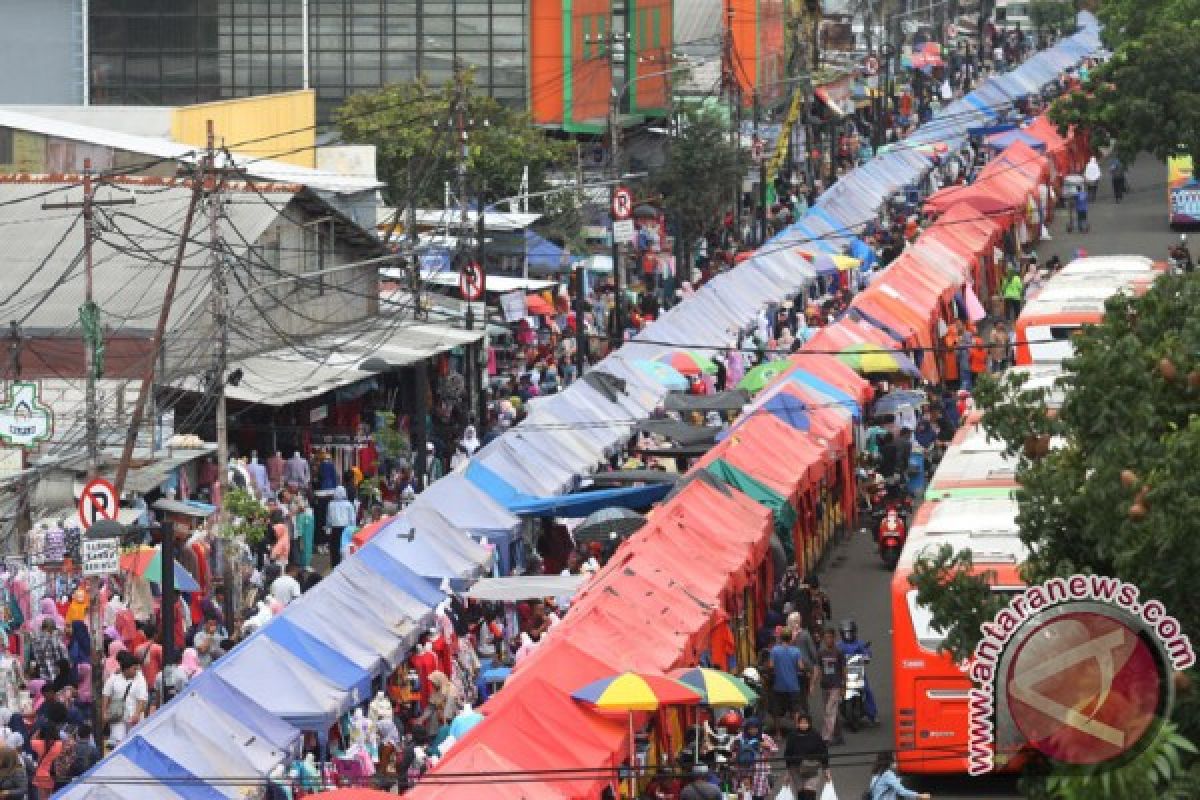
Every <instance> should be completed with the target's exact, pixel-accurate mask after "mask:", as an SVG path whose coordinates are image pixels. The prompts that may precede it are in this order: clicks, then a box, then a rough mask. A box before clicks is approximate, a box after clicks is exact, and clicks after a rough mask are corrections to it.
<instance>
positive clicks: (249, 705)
mask: <svg viewBox="0 0 1200 800" xmlns="http://www.w3.org/2000/svg"><path fill="white" fill-rule="evenodd" d="M189 694H197V695H199V696H200V697H201V698H203V699H204V700H206V701H208V702H210V703H212V704H213V705H215V706H216V707H217V708H220V709H221V710H222V711H225V712H227V713H228V714H229V715H230V716H231V717H233V718H234V719H236V720H237V721H238V723H240V724H241V725H244V726H245V727H247V728H249V729H250V730H251V731H253V732H254V734H255V735H256V736H258V737H260V738H261V739H263V740H264V741H266V742H270V743H271V745H273V746H274V747H277V748H279V749H280V750H289V749H291V747H292V745H294V744H295V743H296V742H297V741H298V740H299V739H300V737H301V736H302V734H301V732H300V731H299V730H298V729H297V728H295V727H293V726H291V725H289V724H288V723H286V722H284V721H283V720H281V719H279V718H278V717H275V716H273V715H272V714H270V713H269V712H268V711H266V710H265V709H264V708H263V707H262V706H261V705H259V704H258V703H256V702H254V700H252V699H251V698H250V697H249V696H248V695H246V694H244V693H243V692H242V691H241V690H239V689H238V688H237V687H235V686H232V685H230V684H229V683H226V682H225V681H224V680H222V679H221V676H220V675H219V674H218V673H217V671H216V670H211V669H206V670H205V671H204V672H202V673H200V674H199V675H197V676H196V677H195V678H192V680H191V681H189V682H188V685H187V687H186V688H185V689H184V691H183V693H182V694H181V695H180V697H186V696H187V695H189ZM176 699H178V698H176ZM174 702H175V700H172V701H171V704H168V706H167V707H166V708H164V709H161V711H166V709H167V708H171V707H172V704H174ZM210 722H211V720H210Z"/></svg>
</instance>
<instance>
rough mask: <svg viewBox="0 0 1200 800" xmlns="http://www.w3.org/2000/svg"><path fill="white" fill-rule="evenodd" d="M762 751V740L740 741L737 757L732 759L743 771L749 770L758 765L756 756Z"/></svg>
mask: <svg viewBox="0 0 1200 800" xmlns="http://www.w3.org/2000/svg"><path fill="white" fill-rule="evenodd" d="M761 749H762V740H761V739H758V738H754V739H742V740H741V741H740V742H739V743H738V750H737V755H736V756H735V757H734V758H735V760H736V762H737V765H738V766H739V767H742V768H744V769H749V768H750V767H753V766H754V765H755V764H757V763H758V755H759V752H760V751H761Z"/></svg>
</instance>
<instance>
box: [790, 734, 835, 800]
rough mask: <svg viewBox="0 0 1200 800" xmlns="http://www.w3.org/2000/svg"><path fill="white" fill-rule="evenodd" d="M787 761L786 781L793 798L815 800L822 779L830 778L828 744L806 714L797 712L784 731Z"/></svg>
mask: <svg viewBox="0 0 1200 800" xmlns="http://www.w3.org/2000/svg"><path fill="white" fill-rule="evenodd" d="M783 758H784V761H785V762H786V763H787V770H788V773H787V781H788V783H789V784H791V787H792V794H793V795H794V796H795V798H796V800H816V799H817V791H818V790H819V789H820V787H821V781H822V779H824V780H826V781H828V780H831V779H832V776H831V775H830V773H829V747H828V745H826V744H825V740H824V739H822V738H821V735H820V734H819V733H817V731H816V730H815V729H814V728H813V725H812V718H811V717H810V716H809V715H808V714H803V713H802V714H797V715H796V724H795V727H793V728H792V730H791V731H790V732H789V733H788V737H787V742H786V743H785V744H784V747H783Z"/></svg>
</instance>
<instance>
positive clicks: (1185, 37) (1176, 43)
mask: <svg viewBox="0 0 1200 800" xmlns="http://www.w3.org/2000/svg"><path fill="white" fill-rule="evenodd" d="M1099 16H1100V19H1101V21H1102V22H1103V23H1104V24H1105V30H1104V35H1105V38H1106V40H1107V42H1108V44H1109V45H1110V46H1111V47H1112V48H1113V49H1114V53H1113V58H1112V60H1111V61H1109V62H1108V63H1106V64H1103V65H1101V66H1100V67H1098V68H1096V69H1094V70H1092V72H1091V74H1090V75H1089V80H1088V82H1087V85H1086V86H1085V91H1083V92H1077V93H1074V94H1071V95H1066V96H1064V97H1062V98H1060V99H1059V100H1058V101H1057V102H1056V103H1054V105H1053V106H1052V107H1051V113H1050V117H1051V119H1052V120H1054V121H1055V122H1057V123H1058V124H1059V125H1060V126H1067V125H1080V126H1082V127H1084V128H1087V129H1088V130H1090V131H1092V134H1093V140H1094V144H1095V145H1097V146H1100V147H1103V146H1106V145H1108V144H1109V143H1112V144H1115V145H1116V148H1117V152H1118V154H1119V155H1120V157H1121V158H1122V160H1124V161H1126V162H1127V163H1131V162H1132V161H1133V159H1134V157H1135V156H1136V155H1137V154H1138V153H1139V152H1143V151H1144V152H1149V153H1152V154H1153V155H1154V156H1155V157H1157V158H1159V159H1165V158H1166V157H1167V156H1169V155H1171V154H1173V153H1175V152H1176V151H1177V150H1179V149H1180V148H1182V149H1183V150H1184V151H1185V152H1189V153H1191V155H1192V158H1193V161H1194V163H1200V86H1198V85H1197V82H1196V77H1195V76H1196V74H1197V73H1196V70H1197V69H1200V0H1148V1H1143V0H1102V2H1101V3H1100V8H1099Z"/></svg>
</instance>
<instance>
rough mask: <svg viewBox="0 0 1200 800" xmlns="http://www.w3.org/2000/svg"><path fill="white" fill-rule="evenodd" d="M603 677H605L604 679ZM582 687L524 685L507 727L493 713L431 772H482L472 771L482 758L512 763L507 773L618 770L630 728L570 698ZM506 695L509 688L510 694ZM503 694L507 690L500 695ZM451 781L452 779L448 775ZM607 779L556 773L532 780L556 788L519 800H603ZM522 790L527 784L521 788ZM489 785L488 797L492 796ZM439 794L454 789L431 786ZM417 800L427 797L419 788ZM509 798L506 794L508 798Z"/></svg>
mask: <svg viewBox="0 0 1200 800" xmlns="http://www.w3.org/2000/svg"><path fill="white" fill-rule="evenodd" d="M601 677H603V676H601ZM578 688H580V687H579V686H574V685H568V684H566V683H563V682H561V681H559V680H557V679H556V680H554V682H553V683H551V682H550V681H548V680H546V679H545V678H537V679H536V680H534V681H531V682H529V683H528V684H526V686H525V690H524V694H525V695H526V702H525V703H512V702H510V703H508V704H507V705H506V706H505V708H504V713H503V723H502V724H497V723H498V722H499V720H500V719H501V717H500V716H498V715H496V714H493V715H492V716H490V717H487V718H485V719H484V721H483V722H481V723H479V724H478V725H476V726H475V728H473V729H472V730H471V731H470V732H469V733H467V734H466V735H465V736H464V737H463V739H462V741H461V742H459V743H458V744H456V745H455V746H454V747H453V748H452V749H451V750H450V752H449V753H448V754H447V755H446V758H444V759H443V760H442V761H441V762H440V763H439V764H438V767H437V769H436V770H434V772H433V773H432V776H433V780H434V781H436V780H437V777H436V776H437V775H438V774H439V773H441V774H445V775H447V776H451V775H454V774H455V773H470V772H475V773H478V772H480V771H481V770H480V769H479V768H478V767H476V768H474V769H472V768H471V766H470V765H471V764H472V763H473V762H474V763H478V761H479V760H480V759H481V758H482V759H485V760H495V761H498V762H507V763H508V764H509V765H510V766H509V768H508V773H509V774H512V773H513V772H518V773H519V772H536V771H543V770H561V769H563V768H564V767H569V766H580V765H584V764H586V765H588V766H589V767H596V768H598V769H599V768H604V767H613V766H616V765H617V764H618V763H620V762H621V761H622V760H623V758H622V756H623V754H624V753H627V752H628V746H629V730H628V723H627V722H626V720H625V719H624V718H614V717H608V716H605V715H602V714H598V713H596V712H595V711H593V710H591V709H589V708H587V707H586V706H584V705H581V704H579V703H577V702H576V701H575V700H573V699H572V698H571V694H570V693H571V692H572V691H574V690H576V689H578ZM505 691H507V689H506V690H505ZM501 694H504V692H501ZM445 780H447V781H451V780H453V778H451V777H446V778H445ZM608 782H609V781H608V779H607V778H605V777H603V776H602V775H600V774H598V771H597V772H596V773H583V774H577V775H556V776H555V779H554V780H553V781H547V780H540V781H539V780H537V779H536V778H534V779H532V780H531V781H530V784H531V785H534V786H539V787H553V788H552V789H550V792H549V793H547V791H546V790H545V789H538V790H535V792H534V793H532V794H523V795H522V794H518V795H516V797H538V798H541V797H545V798H560V797H599V796H600V792H601V791H603V787H604V786H605V785H607V783H608ZM519 785H520V786H521V787H522V788H524V787H525V785H526V784H525V783H524V782H522V783H521V784H519ZM491 787H492V784H491V783H489V785H488V791H487V792H485V793H484V794H486V795H487V796H489V797H490V796H491V794H490V792H491ZM431 788H432V789H433V790H434V791H435V792H445V791H446V790H447V789H449V788H450V787H447V786H442V787H436V786H434V787H431ZM479 789H480V787H479V786H478V785H474V786H462V787H455V789H454V791H453V792H450V793H445V794H433V795H428V796H431V797H438V798H457V797H462V798H466V797H472V798H477V797H479V796H480V791H479ZM412 796H414V797H426V796H427V795H424V794H422V793H420V789H418V790H417V791H416V792H414V793H413V795H412ZM505 796H507V795H505Z"/></svg>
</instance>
